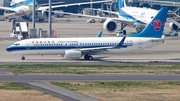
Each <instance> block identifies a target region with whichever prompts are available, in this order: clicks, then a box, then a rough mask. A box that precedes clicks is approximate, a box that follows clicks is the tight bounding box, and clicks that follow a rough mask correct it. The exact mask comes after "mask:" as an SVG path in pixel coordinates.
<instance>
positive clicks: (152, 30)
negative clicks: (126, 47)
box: [130, 7, 168, 38]
mask: <svg viewBox="0 0 180 101" xmlns="http://www.w3.org/2000/svg"><path fill="white" fill-rule="evenodd" d="M167 13H168V8H167V7H163V8H161V10H160V11H159V12H158V13H157V15H156V16H155V17H154V19H153V20H152V21H151V22H150V23H149V24H148V25H147V26H146V28H144V30H143V31H142V32H140V33H137V34H132V35H131V36H130V37H153V38H161V37H162V33H163V31H164V25H165V23H166V17H167Z"/></svg>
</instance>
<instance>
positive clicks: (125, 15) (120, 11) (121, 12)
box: [119, 9, 147, 24]
mask: <svg viewBox="0 0 180 101" xmlns="http://www.w3.org/2000/svg"><path fill="white" fill-rule="evenodd" d="M119 15H120V16H122V17H124V18H126V19H127V20H133V21H134V23H138V24H147V23H145V22H142V21H140V20H137V19H136V18H134V17H133V16H131V15H129V14H127V13H126V12H124V11H123V10H122V9H119Z"/></svg>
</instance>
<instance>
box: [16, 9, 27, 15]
mask: <svg viewBox="0 0 180 101" xmlns="http://www.w3.org/2000/svg"><path fill="white" fill-rule="evenodd" d="M15 13H16V14H20V15H21V14H25V12H24V11H23V10H21V9H19V10H17V11H16V12H15Z"/></svg>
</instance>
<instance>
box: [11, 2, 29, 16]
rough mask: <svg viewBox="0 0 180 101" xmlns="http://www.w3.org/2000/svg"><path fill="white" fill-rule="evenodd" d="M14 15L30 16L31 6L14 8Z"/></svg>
mask: <svg viewBox="0 0 180 101" xmlns="http://www.w3.org/2000/svg"><path fill="white" fill-rule="evenodd" d="M14 10H15V13H16V15H27V16H28V15H31V14H32V5H22V6H19V7H17V8H14Z"/></svg>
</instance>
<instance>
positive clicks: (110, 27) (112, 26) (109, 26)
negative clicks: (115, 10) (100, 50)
mask: <svg viewBox="0 0 180 101" xmlns="http://www.w3.org/2000/svg"><path fill="white" fill-rule="evenodd" d="M103 28H104V29H105V30H107V31H108V32H110V33H112V32H114V31H115V30H116V28H117V24H116V22H115V21H114V20H112V19H107V20H106V21H105V22H104V24H103Z"/></svg>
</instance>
